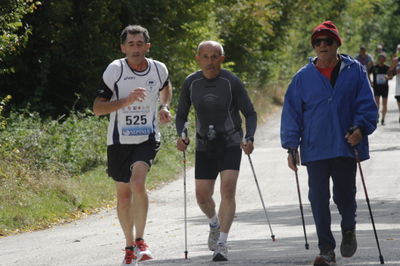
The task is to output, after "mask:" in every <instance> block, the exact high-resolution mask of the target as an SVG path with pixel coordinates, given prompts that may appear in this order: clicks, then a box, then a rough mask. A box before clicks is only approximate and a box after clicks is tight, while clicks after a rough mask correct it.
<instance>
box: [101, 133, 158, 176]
mask: <svg viewBox="0 0 400 266" xmlns="http://www.w3.org/2000/svg"><path fill="white" fill-rule="evenodd" d="M159 149H160V142H157V141H155V140H154V139H150V140H148V141H145V142H143V143H140V144H113V145H110V146H108V147H107V161H108V164H107V166H108V169H107V173H108V175H109V176H110V177H112V178H113V179H114V180H115V181H118V182H125V183H129V181H130V179H131V175H132V171H131V168H132V165H133V164H134V163H135V162H139V161H141V162H145V163H147V164H148V165H149V167H151V164H152V163H153V160H154V158H155V157H156V154H157V152H158V150H159Z"/></svg>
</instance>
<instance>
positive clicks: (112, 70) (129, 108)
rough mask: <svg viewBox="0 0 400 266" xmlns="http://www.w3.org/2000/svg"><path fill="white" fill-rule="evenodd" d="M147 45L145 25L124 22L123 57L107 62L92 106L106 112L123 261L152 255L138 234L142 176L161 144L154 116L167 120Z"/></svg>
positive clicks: (165, 95)
mask: <svg viewBox="0 0 400 266" xmlns="http://www.w3.org/2000/svg"><path fill="white" fill-rule="evenodd" d="M149 49H150V37H149V33H148V31H147V29H145V28H143V27H141V26H138V25H133V26H132V25H129V26H127V27H126V28H125V29H124V30H123V31H122V33H121V51H122V52H123V53H124V54H125V55H126V57H125V58H121V59H117V60H114V61H113V62H112V63H111V64H109V65H108V67H107V69H106V70H105V71H104V73H103V77H102V80H101V82H100V85H99V89H98V93H97V97H96V99H95V101H94V105H93V110H94V113H95V114H96V115H107V114H109V115H110V122H109V126H108V133H107V159H108V163H107V164H108V169H107V171H108V175H109V176H110V177H112V178H113V179H114V181H115V183H116V189H117V213H118V219H119V221H120V224H121V227H122V230H123V232H124V235H125V240H126V243H125V245H126V247H125V257H124V260H123V262H122V265H134V264H135V262H136V261H143V260H148V259H152V255H151V252H150V251H149V249H148V246H147V244H146V243H145V242H144V239H143V235H144V229H145V225H146V218H147V212H148V205H149V202H148V197H147V193H146V187H145V183H146V175H147V172H148V171H149V170H150V167H151V164H152V161H153V159H154V158H155V155H156V153H157V151H158V150H159V146H160V131H159V128H158V119H159V120H160V123H167V122H169V121H170V120H171V116H170V113H169V110H168V104H169V103H170V101H171V97H172V90H171V86H170V82H169V79H168V70H167V68H166V66H165V65H164V64H163V63H161V62H159V61H156V60H152V59H149V58H146V54H147V52H148V51H149ZM134 229H135V230H134Z"/></svg>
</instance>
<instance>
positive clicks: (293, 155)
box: [289, 149, 309, 249]
mask: <svg viewBox="0 0 400 266" xmlns="http://www.w3.org/2000/svg"><path fill="white" fill-rule="evenodd" d="M296 153H297V151H296V150H292V149H290V150H289V154H290V155H291V156H292V160H293V164H294V166H296V170H294V173H295V176H296V184H297V195H298V196H299V205H300V213H301V221H302V223H303V231H304V239H305V241H306V243H305V245H304V246H305V248H306V249H309V245H308V242H307V233H306V224H305V222H304V213H303V203H302V202H301V193H300V185H299V176H298V174H297V160H296Z"/></svg>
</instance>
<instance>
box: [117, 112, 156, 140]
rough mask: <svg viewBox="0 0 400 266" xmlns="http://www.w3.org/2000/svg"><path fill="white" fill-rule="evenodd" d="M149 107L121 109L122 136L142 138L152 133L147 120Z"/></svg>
mask: <svg viewBox="0 0 400 266" xmlns="http://www.w3.org/2000/svg"><path fill="white" fill-rule="evenodd" d="M149 114H150V106H148V105H130V106H127V107H125V108H124V109H123V118H124V121H123V126H122V136H143V135H149V134H151V133H153V127H152V122H151V121H150V119H149Z"/></svg>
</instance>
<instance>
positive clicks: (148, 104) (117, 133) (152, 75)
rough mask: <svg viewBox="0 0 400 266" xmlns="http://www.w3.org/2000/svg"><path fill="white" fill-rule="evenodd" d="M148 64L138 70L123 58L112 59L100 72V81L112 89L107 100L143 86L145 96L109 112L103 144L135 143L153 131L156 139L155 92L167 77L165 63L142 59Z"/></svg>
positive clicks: (161, 86) (158, 136)
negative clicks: (104, 142)
mask: <svg viewBox="0 0 400 266" xmlns="http://www.w3.org/2000/svg"><path fill="white" fill-rule="evenodd" d="M146 60H147V62H148V67H147V69H146V70H144V71H142V72H137V71H134V70H133V69H131V68H130V67H129V65H128V63H127V61H126V59H117V60H114V61H113V62H112V63H111V64H110V65H108V67H107V69H106V70H105V71H104V73H103V80H104V83H105V84H106V85H107V87H108V88H110V89H111V90H112V92H113V96H112V97H111V99H110V101H114V100H118V99H122V98H125V97H127V96H128V94H129V93H130V92H131V91H132V90H133V89H135V88H139V87H141V88H145V89H146V94H147V95H146V98H145V100H144V101H143V102H135V103H133V104H131V105H129V106H126V107H124V108H122V109H119V110H117V111H115V112H112V113H111V114H110V121H109V125H108V132H107V145H112V144H139V143H142V142H145V141H147V140H148V139H149V135H150V134H154V137H155V140H156V141H160V131H159V127H158V105H159V92H160V90H161V89H162V88H163V85H164V83H165V81H166V80H167V78H168V70H167V68H166V66H165V65H164V64H163V63H161V62H159V61H156V60H152V59H146Z"/></svg>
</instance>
